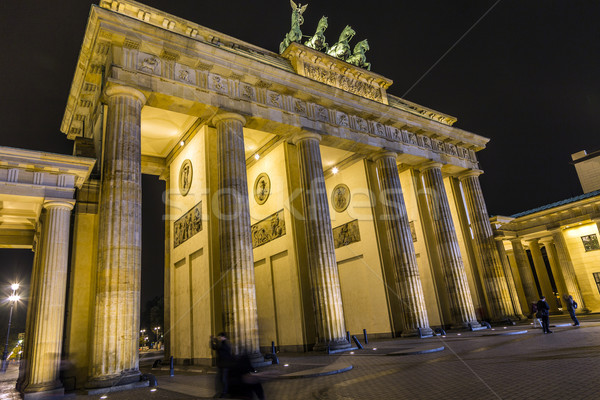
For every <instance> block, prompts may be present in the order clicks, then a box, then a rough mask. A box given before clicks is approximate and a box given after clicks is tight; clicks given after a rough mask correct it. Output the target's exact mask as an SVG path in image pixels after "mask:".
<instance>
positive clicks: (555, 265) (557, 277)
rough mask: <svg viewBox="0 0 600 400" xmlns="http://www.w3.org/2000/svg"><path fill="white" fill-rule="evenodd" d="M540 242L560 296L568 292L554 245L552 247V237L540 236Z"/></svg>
mask: <svg viewBox="0 0 600 400" xmlns="http://www.w3.org/2000/svg"><path fill="white" fill-rule="evenodd" d="M540 243H542V245H543V246H544V247H545V248H546V255H547V256H548V261H549V262H550V269H551V270H552V276H553V277H554V283H556V290H558V294H559V296H560V297H561V301H562V300H563V299H562V296H563V295H564V294H565V293H568V292H569V291H568V290H567V287H566V285H565V279H564V278H563V273H562V271H561V270H560V263H559V262H558V253H557V252H556V247H554V241H553V240H552V238H542V239H540Z"/></svg>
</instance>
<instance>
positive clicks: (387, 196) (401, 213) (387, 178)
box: [374, 152, 433, 336]
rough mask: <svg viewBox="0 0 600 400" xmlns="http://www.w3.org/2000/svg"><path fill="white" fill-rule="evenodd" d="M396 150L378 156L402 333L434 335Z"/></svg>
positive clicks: (407, 334) (376, 162) (378, 173)
mask: <svg viewBox="0 0 600 400" xmlns="http://www.w3.org/2000/svg"><path fill="white" fill-rule="evenodd" d="M396 156H397V155H396V153H392V152H385V153H382V154H378V155H377V156H375V157H374V160H375V164H376V166H377V175H378V177H379V184H380V186H381V187H380V188H381V193H382V195H383V199H382V200H383V210H384V215H383V218H384V219H385V227H386V233H387V240H388V244H389V248H390V253H391V260H392V263H393V264H394V265H393V266H394V275H395V280H396V291H397V292H398V295H399V296H400V302H401V304H402V325H403V326H402V336H414V335H417V334H418V333H419V328H420V329H421V334H422V335H431V334H432V332H433V331H432V330H431V328H430V327H429V320H428V318H427V309H426V308H425V297H424V296H423V288H422V286H421V277H420V276H419V267H418V265H417V257H416V255H415V247H414V244H413V241H412V235H411V233H410V224H409V221H408V214H407V212H406V204H405V203H404V195H403V194H402V186H401V184H400V177H399V174H398V165H397V164H396Z"/></svg>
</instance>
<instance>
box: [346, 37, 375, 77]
mask: <svg viewBox="0 0 600 400" xmlns="http://www.w3.org/2000/svg"><path fill="white" fill-rule="evenodd" d="M367 50H369V43H367V39H365V40H362V41H360V42H358V43H357V44H356V46H354V53H353V54H352V55H351V56H350V57H348V59H347V60H346V62H347V63H348V64H352V65H356V66H357V67H361V68H366V69H367V71H370V70H371V63H368V62H367V56H366V55H365V53H366V52H367Z"/></svg>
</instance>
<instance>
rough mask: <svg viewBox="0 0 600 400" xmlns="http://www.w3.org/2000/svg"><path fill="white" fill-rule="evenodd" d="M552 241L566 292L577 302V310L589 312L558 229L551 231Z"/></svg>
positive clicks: (567, 250) (565, 244) (563, 239)
mask: <svg viewBox="0 0 600 400" xmlns="http://www.w3.org/2000/svg"><path fill="white" fill-rule="evenodd" d="M552 239H553V240H554V245H555V246H556V253H557V255H558V263H559V265H560V270H561V272H562V275H563V278H564V280H565V286H566V289H567V292H568V293H569V294H570V295H571V296H573V300H575V301H576V302H577V305H578V310H581V311H583V312H589V311H590V310H589V309H588V308H587V307H586V305H585V301H584V300H583V295H582V294H581V289H580V287H579V281H578V280H577V275H575V269H574V268H573V262H572V261H571V256H570V255H569V249H568V248H567V243H566V242H565V238H564V237H563V234H562V230H560V229H558V230H554V231H552Z"/></svg>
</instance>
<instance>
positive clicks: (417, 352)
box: [386, 346, 446, 356]
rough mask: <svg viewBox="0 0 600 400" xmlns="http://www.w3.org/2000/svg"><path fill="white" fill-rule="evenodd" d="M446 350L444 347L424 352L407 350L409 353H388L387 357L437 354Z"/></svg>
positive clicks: (424, 350)
mask: <svg viewBox="0 0 600 400" xmlns="http://www.w3.org/2000/svg"><path fill="white" fill-rule="evenodd" d="M444 349H446V347H444V346H440V347H432V348H427V349H423V350H407V351H396V352H393V353H388V354H386V356H412V355H415V354H427V353H437V352H438V351H442V350H444Z"/></svg>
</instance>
